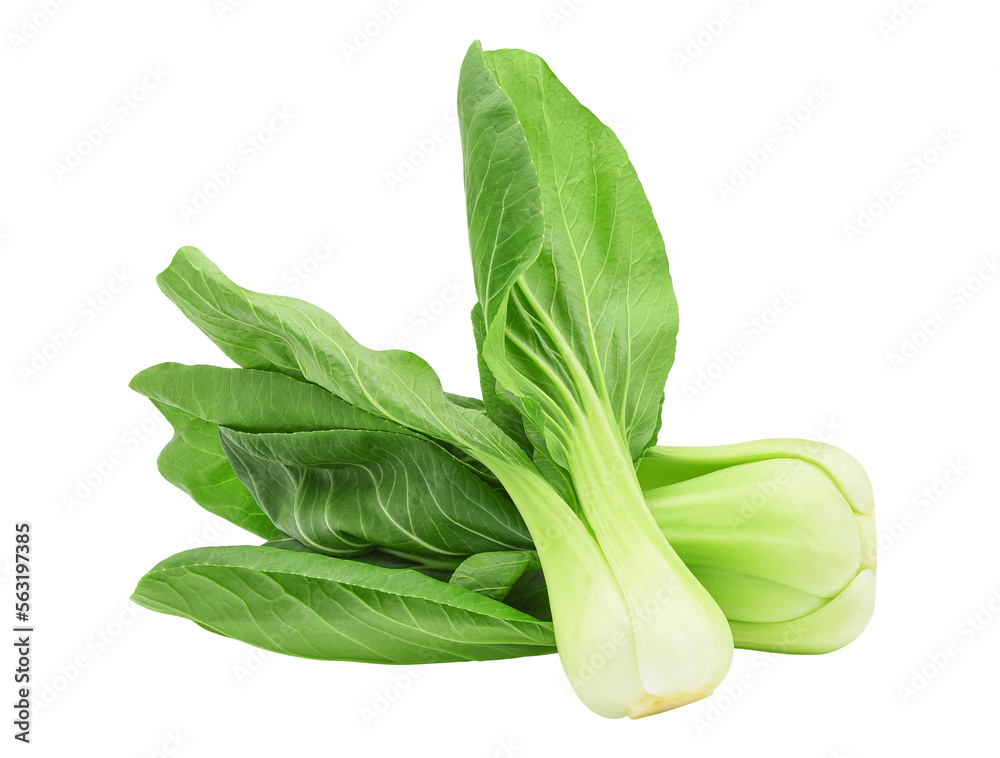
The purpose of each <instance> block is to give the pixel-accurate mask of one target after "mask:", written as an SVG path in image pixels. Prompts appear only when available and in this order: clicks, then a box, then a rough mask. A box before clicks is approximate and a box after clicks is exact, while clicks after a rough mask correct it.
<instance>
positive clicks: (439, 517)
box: [222, 428, 531, 565]
mask: <svg viewBox="0 0 1000 758" xmlns="http://www.w3.org/2000/svg"><path fill="white" fill-rule="evenodd" d="M222 445H223V448H224V449H225V451H226V454H227V455H228V456H229V460H230V461H231V463H232V465H233V468H234V470H235V471H236V473H237V475H238V476H239V477H240V480H241V481H242V482H243V483H244V484H246V486H247V487H248V489H249V490H250V491H251V492H252V493H253V495H254V498H255V499H256V501H257V502H258V503H259V504H260V506H261V508H263V510H264V512H265V513H267V514H268V516H270V518H271V520H272V521H273V522H274V524H276V525H277V526H278V528H280V529H281V530H282V531H283V532H285V533H286V534H289V535H291V536H293V537H295V538H296V539H297V540H299V541H300V542H303V543H305V544H306V545H308V546H309V547H311V548H313V549H314V550H319V551H321V552H325V553H328V554H331V555H353V554H358V553H361V552H367V551H368V550H370V549H372V548H373V547H376V546H377V547H383V548H386V549H392V550H396V551H403V552H405V553H409V554H415V555H427V556H432V557H447V558H452V559H456V560H455V563H454V564H453V565H457V563H458V562H459V561H461V560H462V559H463V558H464V557H465V556H467V555H469V554H471V553H478V552H486V551H490V550H503V549H524V548H530V546H531V537H530V535H529V533H528V530H527V528H526V527H525V526H524V522H523V521H522V520H521V518H520V516H519V515H518V513H517V510H516V509H515V507H514V505H513V504H512V503H511V502H510V500H508V499H507V498H505V497H504V496H502V495H501V494H500V493H498V492H497V491H496V490H495V489H493V488H492V487H491V486H489V485H488V484H486V483H485V482H484V481H483V480H482V479H480V478H479V477H478V476H476V475H475V474H474V473H473V472H472V471H470V470H469V469H468V468H467V467H465V466H464V465H463V464H462V463H461V462H460V461H458V460H456V459H455V458H454V457H453V456H451V455H449V454H448V453H447V452H446V451H445V450H444V449H443V448H441V447H439V446H438V445H436V444H434V443H433V442H430V441H428V440H425V439H422V438H417V437H412V436H406V435H400V434H390V433H387V432H382V431H376V432H368V431H360V430H328V431H316V432H299V433H295V434H248V433H245V432H238V431H233V430H230V429H225V428H223V430H222Z"/></svg>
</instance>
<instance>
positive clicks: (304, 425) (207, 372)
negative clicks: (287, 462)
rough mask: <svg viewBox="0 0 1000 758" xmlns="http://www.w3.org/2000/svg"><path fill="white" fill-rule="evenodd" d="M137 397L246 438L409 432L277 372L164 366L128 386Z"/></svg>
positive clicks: (144, 372) (171, 364) (155, 367)
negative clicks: (324, 432) (325, 431)
mask: <svg viewBox="0 0 1000 758" xmlns="http://www.w3.org/2000/svg"><path fill="white" fill-rule="evenodd" d="M129 387H131V388H132V389H133V390H135V391H136V392H138V393H140V394H142V395H145V396H146V397H148V398H150V399H151V400H154V401H157V402H159V403H167V404H169V405H172V406H175V407H177V408H180V409H181V410H183V411H185V412H186V413H189V414H191V415H192V416H197V417H198V418H200V419H203V420H205V421H209V422H211V423H213V424H216V425H218V426H227V427H229V428H231V429H238V430H240V431H244V432H300V431H315V430H319V429H369V430H383V431H389V432H396V433H400V434H405V433H407V431H406V430H405V429H404V428H402V427H400V426H399V425H398V424H394V423H392V422H391V421H386V420H385V419H383V418H379V417H378V416H375V415H373V414H371V413H367V412H365V411H363V410H361V409H360V408H357V407H355V406H353V405H351V404H350V403H346V402H344V401H343V400H341V399H340V398H339V397H337V396H336V395H332V394H330V393H329V392H328V391H326V390H325V389H323V388H322V387H319V386H317V385H315V384H311V383H309V382H304V381H301V380H300V379H294V378H292V377H290V376H286V375H284V374H279V373H276V372H274V371H259V370H253V369H238V368H220V367H218V366H186V365H184V364H182V363H160V364H158V365H156V366H152V367H151V368H148V369H146V370H145V371H141V372H139V373H138V374H136V376H135V377H134V378H133V379H132V381H131V382H130V383H129Z"/></svg>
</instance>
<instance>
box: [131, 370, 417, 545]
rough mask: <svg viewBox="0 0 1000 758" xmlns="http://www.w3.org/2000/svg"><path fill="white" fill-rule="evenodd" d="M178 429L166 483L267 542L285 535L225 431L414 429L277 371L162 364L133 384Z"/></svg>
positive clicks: (164, 463)
mask: <svg viewBox="0 0 1000 758" xmlns="http://www.w3.org/2000/svg"><path fill="white" fill-rule="evenodd" d="M129 387H131V388H132V389H133V390H135V391H136V392H138V393H140V394H142V395H145V396H146V397H148V398H150V400H152V401H153V404H154V405H155V406H156V407H157V408H158V409H159V410H160V412H161V413H163V415H164V416H165V417H166V418H167V420H168V421H169V422H170V424H171V425H172V426H173V427H174V437H173V439H172V440H171V441H170V442H169V443H168V444H167V445H166V447H164V449H163V451H162V452H161V453H160V457H159V460H158V466H159V470H160V473H161V474H162V475H163V478H164V479H166V480H167V481H168V482H170V483H171V484H173V485H175V486H177V487H178V488H180V489H181V490H183V491H184V492H187V493H188V494H189V495H190V496H191V497H192V498H193V499H194V501H195V502H196V503H198V504H199V505H200V506H202V507H203V508H205V509H206V510H207V511H209V512H211V513H214V514H215V515H217V516H220V517H222V518H224V519H226V520H227V521H230V522H232V523H234V524H236V525H237V526H240V527H242V528H244V529H247V530H248V531H250V532H252V533H254V534H256V535H258V536H260V537H264V538H272V537H275V536H277V535H279V534H281V532H280V531H279V530H278V529H277V528H275V527H274V525H273V524H272V523H271V520H270V519H269V518H268V517H267V516H266V515H265V514H264V512H263V511H262V510H261V509H260V506H259V505H258V504H257V503H256V501H255V500H254V498H253V496H252V495H251V494H250V492H249V491H248V490H247V488H246V487H245V486H244V485H243V483H242V482H240V480H239V479H238V478H237V477H236V473H235V472H234V471H233V469H232V466H231V465H230V463H229V461H228V460H227V458H226V454H225V451H223V449H222V444H221V442H220V441H219V425H220V424H221V425H224V426H229V427H232V428H234V429H240V430H243V431H250V432H254V431H269V432H294V431H300V430H303V431H304V430H314V429H330V428H348V429H355V428H357V429H384V430H389V431H393V432H397V433H399V434H407V433H409V432H408V431H407V430H406V429H404V428H403V427H401V426H399V425H398V424H394V423H392V422H391V421H386V420H385V419H381V418H379V417H377V416H374V415H372V414H370V413H366V412H365V411H362V410H360V409H358V408H355V407H354V406H352V405H350V404H348V403H345V402H344V401H343V400H341V399H340V398H338V397H336V396H334V395H331V394H330V393H329V392H327V391H326V390H324V389H323V388H322V387H318V386H316V385H315V384H310V383H308V382H303V381H300V380H297V379H293V378H291V377H289V376H285V375H283V374H278V373H275V372H273V371H254V370H251V369H232V368H219V367H217V366H185V365H183V364H180V363H161V364H159V365H156V366H152V367H151V368H148V369H146V370H145V371H142V372H140V373H139V374H137V375H136V376H135V377H134V378H133V379H132V381H131V382H130V383H129Z"/></svg>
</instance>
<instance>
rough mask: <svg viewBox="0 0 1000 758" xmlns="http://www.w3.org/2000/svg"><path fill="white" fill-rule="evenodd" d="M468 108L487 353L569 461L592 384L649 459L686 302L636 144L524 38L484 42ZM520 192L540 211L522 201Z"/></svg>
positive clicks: (473, 55) (471, 212) (465, 123)
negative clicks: (675, 284)
mask: <svg viewBox="0 0 1000 758" xmlns="http://www.w3.org/2000/svg"><path fill="white" fill-rule="evenodd" d="M459 114H460V119H461V124H462V136H463V148H464V152H465V179H466V193H467V197H468V218H469V238H470V243H471V246H472V256H473V265H474V267H475V270H476V282H477V292H478V294H479V302H480V304H481V306H482V308H483V313H484V317H485V320H486V324H487V336H486V341H485V345H484V348H483V354H484V357H485V358H486V360H487V362H488V363H489V365H490V368H491V369H492V371H493V373H494V374H495V376H496V378H497V380H498V381H499V382H500V384H501V385H502V386H503V387H504V388H505V389H506V390H508V391H510V392H512V393H513V394H514V395H516V396H517V397H518V398H519V399H520V402H521V410H522V412H523V413H524V414H525V415H526V416H527V417H528V418H529V419H530V420H531V422H532V424H533V425H534V426H535V427H537V428H538V429H540V430H541V431H542V432H543V434H544V440H545V444H546V447H547V448H548V450H549V453H550V455H551V456H552V457H553V458H554V459H555V460H556V461H557V462H560V463H562V464H563V465H565V459H566V455H565V450H564V448H565V446H566V439H567V437H571V436H572V435H573V429H572V427H573V422H574V419H576V418H579V416H580V415H581V413H583V414H586V413H587V412H588V409H587V405H588V398H585V397H583V396H582V394H581V393H584V394H589V393H591V392H592V393H596V396H597V400H598V402H599V403H600V404H602V405H603V406H604V407H605V408H606V411H607V413H608V414H609V415H610V416H611V418H612V419H613V421H614V423H615V424H616V425H617V426H618V428H619V432H620V434H621V436H622V438H623V439H624V441H625V442H626V444H627V446H628V450H629V453H630V455H631V457H632V459H633V460H634V461H635V460H638V459H639V458H640V457H641V455H642V453H643V452H644V451H645V450H646V448H647V447H648V446H649V445H651V444H652V443H653V441H654V440H655V437H656V434H657V431H658V429H659V423H660V408H661V405H662V403H663V385H664V383H665V381H666V378H667V373H668V371H669V370H670V366H671V364H672V362H673V355H674V346H675V341H676V333H677V307H676V301H675V299H674V295H673V289H672V286H671V279H670V272H669V268H668V264H667V257H666V253H665V250H664V245H663V239H662V237H661V236H660V232H659V229H658V227H657V225H656V222H655V219H654V218H653V214H652V211H651V209H650V206H649V202H648V201H647V199H646V196H645V193H644V192H643V189H642V186H641V185H640V183H639V179H638V177H637V176H636V173H635V170H634V169H633V168H632V164H631V163H630V162H629V160H628V156H627V154H626V153H625V149H624V148H623V147H622V145H621V143H619V141H618V140H617V138H616V137H615V135H614V133H613V132H612V131H611V130H610V129H608V128H607V127H606V126H604V125H603V124H602V123H601V122H600V121H599V120H598V119H597V118H596V117H595V116H594V115H593V114H592V113H591V112H590V111H588V110H587V109H586V108H584V107H583V106H582V105H581V104H580V103H579V101H577V99H576V98H575V97H573V95H572V94H571V93H570V92H569V91H568V90H567V89H566V88H565V87H564V86H563V85H562V84H561V83H560V82H559V80H558V79H556V77H555V76H554V75H553V74H552V72H551V71H550V70H549V68H548V66H547V65H546V64H545V62H544V61H542V60H541V58H538V57H537V56H535V55H532V54H530V53H526V52H524V51H522V50H499V51H493V52H487V53H484V52H483V51H482V50H481V49H480V48H479V47H478V44H477V45H474V46H473V48H472V49H471V50H470V51H469V54H468V56H467V57H466V61H465V63H464V65H463V68H462V79H461V84H460V87H459ZM501 138H502V139H501ZM502 176H507V177H508V178H509V182H510V189H509V190H507V189H505V188H504V186H503V184H502V182H501V180H500V179H499V177H502ZM532 182H534V183H535V185H536V186H535V188H534V190H532V188H531V186H530V185H531V183H532ZM508 191H509V192H515V191H516V194H517V197H518V198H520V197H532V198H534V200H533V202H539V203H540V207H541V210H542V212H541V213H540V214H524V213H521V212H519V206H518V205H517V204H513V205H509V204H508V203H506V202H504V201H503V195H504V193H505V192H508ZM534 193H537V194H534ZM525 240H531V244H528V243H527V242H526V241H525ZM508 241H517V243H518V244H508Z"/></svg>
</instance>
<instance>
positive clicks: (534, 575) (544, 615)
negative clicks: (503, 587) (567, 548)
mask: <svg viewBox="0 0 1000 758" xmlns="http://www.w3.org/2000/svg"><path fill="white" fill-rule="evenodd" d="M504 603H506V604H507V605H509V606H510V607H511V608H517V609H518V610H519V611H521V612H523V613H527V614H528V615H529V616H534V617H535V618H536V619H539V620H540V621H551V620H552V608H551V607H549V592H548V589H546V587H545V575H544V574H543V573H542V570H541V569H532V570H530V571H526V572H525V573H524V574H522V575H521V578H520V579H518V580H517V582H516V583H515V584H514V586H513V587H511V589H510V593H509V594H508V595H507V597H506V598H504Z"/></svg>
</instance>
